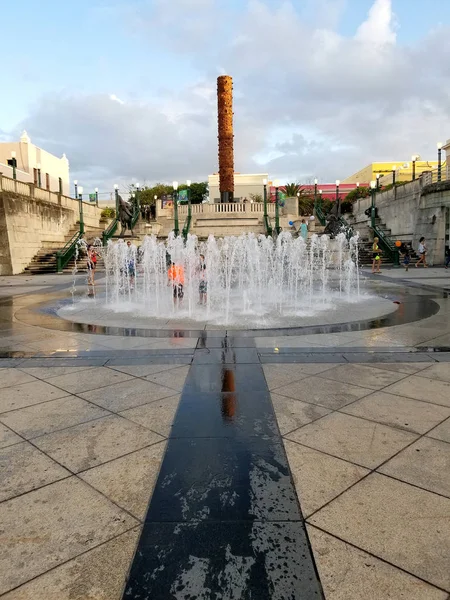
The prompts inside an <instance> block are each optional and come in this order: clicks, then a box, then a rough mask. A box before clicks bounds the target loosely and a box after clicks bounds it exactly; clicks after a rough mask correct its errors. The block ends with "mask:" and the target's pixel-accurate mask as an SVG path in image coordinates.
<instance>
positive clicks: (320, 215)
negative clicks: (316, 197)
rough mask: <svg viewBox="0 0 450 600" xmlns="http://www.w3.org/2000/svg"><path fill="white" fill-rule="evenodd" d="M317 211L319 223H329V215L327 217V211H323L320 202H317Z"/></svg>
mask: <svg viewBox="0 0 450 600" xmlns="http://www.w3.org/2000/svg"><path fill="white" fill-rule="evenodd" d="M315 212H316V217H317V218H318V220H319V223H320V224H321V225H322V226H325V225H326V224H327V217H326V215H325V213H324V212H323V209H322V206H321V204H320V203H319V202H317V204H316V206H315Z"/></svg>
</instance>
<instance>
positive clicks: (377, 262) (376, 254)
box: [372, 237, 450, 273]
mask: <svg viewBox="0 0 450 600" xmlns="http://www.w3.org/2000/svg"><path fill="white" fill-rule="evenodd" d="M379 241H380V240H379V239H378V238H377V237H375V238H374V239H373V245H372V258H373V260H372V273H381V271H380V267H381V254H382V252H381V250H380V247H379V246H378V242H379ZM399 252H400V254H401V255H402V257H403V266H404V267H405V270H406V271H408V269H409V265H410V264H411V249H410V247H409V246H408V245H407V244H405V243H403V244H401V246H400V248H399ZM417 254H418V256H419V259H418V260H417V262H416V268H418V267H419V265H420V264H422V265H423V266H424V268H428V265H427V245H426V241H425V238H424V237H421V238H420V240H419V246H418V248H417ZM449 264H450V252H449V251H447V254H446V257H445V268H446V269H448V266H449Z"/></svg>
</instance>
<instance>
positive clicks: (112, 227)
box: [102, 217, 119, 246]
mask: <svg viewBox="0 0 450 600" xmlns="http://www.w3.org/2000/svg"><path fill="white" fill-rule="evenodd" d="M118 225H119V220H118V218H117V217H115V218H114V220H113V221H111V223H110V224H109V225H108V227H107V228H106V229H105V231H104V232H103V233H102V243H103V245H104V246H106V244H107V243H108V242H109V240H110V239H111V238H112V236H113V235H114V234H115V233H116V231H117V226H118Z"/></svg>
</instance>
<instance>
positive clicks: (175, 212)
mask: <svg viewBox="0 0 450 600" xmlns="http://www.w3.org/2000/svg"><path fill="white" fill-rule="evenodd" d="M172 187H173V215H174V220H175V223H174V229H173V232H174V233H175V237H178V236H179V235H180V224H179V222H178V181H174V182H173V184H172Z"/></svg>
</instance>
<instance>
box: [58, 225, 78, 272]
mask: <svg viewBox="0 0 450 600" xmlns="http://www.w3.org/2000/svg"><path fill="white" fill-rule="evenodd" d="M81 237H82V235H81V233H80V232H79V231H77V232H76V233H75V234H74V235H73V236H72V237H71V238H70V240H69V241H68V242H67V243H66V245H65V246H64V248H62V249H61V250H58V252H56V254H55V256H56V271H57V273H62V272H63V270H64V268H65V267H66V266H67V264H68V263H69V261H70V260H71V259H72V258H73V256H74V254H75V252H76V250H77V245H78V242H79V241H80V239H81Z"/></svg>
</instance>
